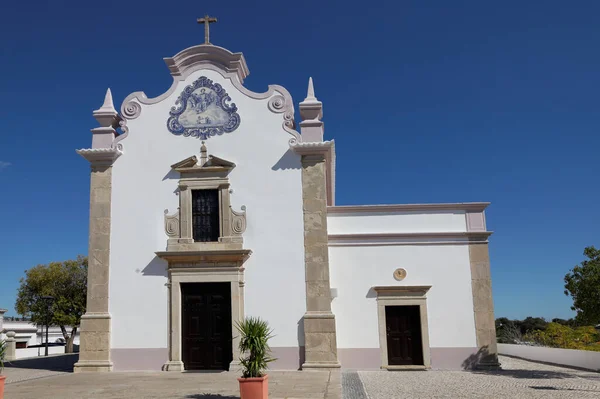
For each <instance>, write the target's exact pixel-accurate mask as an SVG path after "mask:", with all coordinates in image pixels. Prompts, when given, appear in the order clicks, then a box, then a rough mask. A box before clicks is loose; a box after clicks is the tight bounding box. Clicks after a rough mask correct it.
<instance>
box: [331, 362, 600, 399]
mask: <svg viewBox="0 0 600 399" xmlns="http://www.w3.org/2000/svg"><path fill="white" fill-rule="evenodd" d="M500 362H501V363H502V370H498V371H486V372H483V371H478V372H471V371H402V372H389V371H359V372H358V373H356V372H345V373H344V375H343V376H342V381H343V392H344V399H392V398H394V399H395V398H511V399H517V398H577V399H583V398H596V399H598V398H600V374H599V373H594V372H586V371H578V370H573V369H567V368H562V367H555V366H548V365H544V364H539V363H533V362H528V361H525V360H520V359H514V358H509V357H505V356H501V357H500ZM352 373H355V374H356V375H357V376H358V377H359V379H360V382H362V390H361V389H360V388H361V387H360V386H357V381H356V380H353V376H352Z"/></svg>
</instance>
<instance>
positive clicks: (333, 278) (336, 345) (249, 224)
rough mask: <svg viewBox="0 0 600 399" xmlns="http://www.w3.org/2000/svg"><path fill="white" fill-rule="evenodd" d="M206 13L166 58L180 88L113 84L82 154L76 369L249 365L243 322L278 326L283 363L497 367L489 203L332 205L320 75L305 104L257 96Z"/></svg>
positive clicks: (330, 141)
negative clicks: (85, 255) (213, 39)
mask: <svg viewBox="0 0 600 399" xmlns="http://www.w3.org/2000/svg"><path fill="white" fill-rule="evenodd" d="M199 22H206V23H205V27H206V40H205V43H204V44H201V45H197V46H193V47H190V48H187V49H184V50H183V51H181V52H179V53H178V54H176V55H175V56H173V57H171V58H165V62H166V64H167V67H168V68H169V71H170V73H171V75H172V77H173V83H172V85H171V87H170V88H169V89H168V90H167V91H166V92H165V93H163V94H161V95H160V96H158V97H155V98H148V97H147V96H146V95H145V94H144V92H134V93H132V94H130V95H129V96H127V98H125V100H124V101H123V103H122V105H121V107H120V111H117V110H115V108H114V105H113V100H112V95H111V92H110V90H108V91H107V93H106V97H105V100H104V104H103V105H102V106H101V107H100V108H99V109H97V110H96V111H94V112H93V115H94V117H95V118H96V120H97V121H98V124H99V126H98V127H96V128H94V129H92V137H91V147H90V148H87V149H80V150H77V153H78V154H80V155H81V156H82V157H84V158H85V159H86V160H87V161H89V163H90V165H91V183H90V185H91V187H90V225H89V229H90V230H89V274H88V292H87V311H86V313H85V315H84V316H83V317H82V321H81V347H80V356H79V361H78V363H77V364H76V365H75V371H76V372H101V371H112V370H115V371H121V370H164V371H175V372H181V371H184V370H232V371H237V370H239V358H240V353H239V350H238V344H239V334H238V332H237V330H236V323H237V322H239V321H241V320H242V319H244V318H245V317H247V316H257V317H260V318H262V319H264V320H266V321H267V322H268V323H269V325H270V326H271V327H272V329H273V333H274V337H273V338H272V339H271V341H270V345H271V348H272V350H273V356H274V357H276V358H277V360H276V361H275V362H273V363H271V364H270V368H271V369H274V370H300V369H302V370H307V369H335V368H340V367H341V368H352V369H380V368H383V369H390V370H395V369H398V370H401V369H462V368H468V367H495V366H497V365H498V358H497V349H496V335H495V327H494V312H493V301H492V291H491V278H490V262H489V255H488V238H489V236H490V235H491V232H490V231H488V230H487V228H486V219H485V209H486V207H487V206H488V203H485V202H467V203H455V204H398V205H361V206H343V205H337V204H336V194H335V188H336V175H341V174H343V173H345V172H344V170H339V169H336V151H335V145H334V138H335V135H336V132H331V131H329V132H327V134H324V126H323V121H322V118H323V103H322V102H321V101H320V100H319V99H318V97H317V94H316V93H318V91H315V87H314V85H313V81H312V79H309V80H308V90H307V94H306V98H305V99H304V100H303V101H301V102H300V103H299V104H296V103H295V102H294V100H293V99H292V97H291V96H290V93H289V92H288V91H287V90H286V89H285V88H284V87H281V86H278V85H270V86H269V87H268V88H267V89H266V91H265V92H262V93H255V92H253V91H250V90H248V89H247V88H246V87H244V79H246V77H247V76H248V74H249V70H248V66H247V65H246V60H245V58H244V56H243V54H242V53H232V52H230V51H229V50H227V49H224V48H222V47H218V46H215V45H212V44H211V43H210V42H209V40H208V22H211V21H210V19H209V18H203V19H201V20H199ZM297 78H298V79H306V78H305V77H297ZM316 83H318V82H316ZM317 88H318V85H317ZM296 105H297V106H298V108H299V111H300V112H299V116H300V118H299V119H300V120H297V119H296V113H295V106H296ZM357 184H360V182H357ZM400 200H401V199H400Z"/></svg>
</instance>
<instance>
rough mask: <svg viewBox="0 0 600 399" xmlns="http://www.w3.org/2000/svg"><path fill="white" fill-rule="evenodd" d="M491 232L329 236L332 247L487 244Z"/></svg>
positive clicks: (329, 243)
mask: <svg viewBox="0 0 600 399" xmlns="http://www.w3.org/2000/svg"><path fill="white" fill-rule="evenodd" d="M492 234H493V232H491V231H477V232H474V231H468V232H467V231H465V232H434V233H358V234H329V236H328V245H329V246H330V247H345V246H387V245H461V244H485V243H487V242H488V238H489V236H491V235H492Z"/></svg>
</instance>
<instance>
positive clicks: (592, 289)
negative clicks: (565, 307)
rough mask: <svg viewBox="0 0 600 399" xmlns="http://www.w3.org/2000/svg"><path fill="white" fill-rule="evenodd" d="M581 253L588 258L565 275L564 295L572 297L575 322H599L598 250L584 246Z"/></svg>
mask: <svg viewBox="0 0 600 399" xmlns="http://www.w3.org/2000/svg"><path fill="white" fill-rule="evenodd" d="M583 254H584V255H585V256H586V257H587V258H588V259H586V260H584V261H583V262H581V264H580V265H577V266H575V267H574V268H573V269H572V270H571V271H570V272H569V273H567V275H566V276H565V295H567V296H569V295H570V296H571V297H572V298H573V306H571V309H573V310H574V311H576V312H577V316H576V317H575V320H576V321H577V323H578V324H579V325H590V324H592V325H595V324H598V323H600V250H598V249H596V248H595V247H594V246H591V247H586V248H585V250H584V251H583Z"/></svg>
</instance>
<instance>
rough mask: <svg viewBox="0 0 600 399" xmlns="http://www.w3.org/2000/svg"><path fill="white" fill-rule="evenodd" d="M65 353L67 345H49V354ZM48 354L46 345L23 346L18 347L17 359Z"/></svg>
mask: <svg viewBox="0 0 600 399" xmlns="http://www.w3.org/2000/svg"><path fill="white" fill-rule="evenodd" d="M63 353H65V347H64V346H49V347H48V354H49V355H58V354H63ZM45 354H46V348H45V347H43V346H42V347H38V348H21V349H17V353H16V355H17V359H27V358H30V357H38V356H45Z"/></svg>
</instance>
